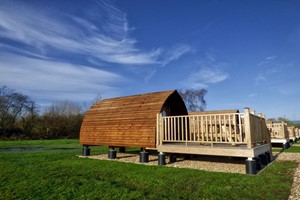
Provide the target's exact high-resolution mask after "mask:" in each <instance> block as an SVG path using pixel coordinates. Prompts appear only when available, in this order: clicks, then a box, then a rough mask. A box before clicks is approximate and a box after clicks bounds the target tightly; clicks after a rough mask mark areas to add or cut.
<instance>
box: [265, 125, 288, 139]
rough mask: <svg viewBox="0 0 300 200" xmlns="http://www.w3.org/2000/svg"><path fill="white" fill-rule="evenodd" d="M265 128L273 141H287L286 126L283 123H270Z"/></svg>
mask: <svg viewBox="0 0 300 200" xmlns="http://www.w3.org/2000/svg"><path fill="white" fill-rule="evenodd" d="M267 127H268V129H269V131H270V133H271V138H274V139H289V133H288V129H287V124H286V123H285V122H283V121H282V122H270V123H267Z"/></svg>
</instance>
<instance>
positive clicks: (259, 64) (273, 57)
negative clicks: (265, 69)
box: [257, 56, 276, 66]
mask: <svg viewBox="0 0 300 200" xmlns="http://www.w3.org/2000/svg"><path fill="white" fill-rule="evenodd" d="M275 59H276V56H267V57H266V58H264V59H263V60H262V61H260V62H259V63H258V64H257V66H263V65H266V64H268V63H270V62H271V61H272V60H275Z"/></svg>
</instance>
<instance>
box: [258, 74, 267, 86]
mask: <svg viewBox="0 0 300 200" xmlns="http://www.w3.org/2000/svg"><path fill="white" fill-rule="evenodd" d="M267 80H268V79H267V77H266V76H265V74H262V73H259V74H258V75H257V76H256V78H255V84H256V85H258V84H260V83H262V82H265V81H267Z"/></svg>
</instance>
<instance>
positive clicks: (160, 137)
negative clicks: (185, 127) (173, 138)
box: [156, 113, 163, 146]
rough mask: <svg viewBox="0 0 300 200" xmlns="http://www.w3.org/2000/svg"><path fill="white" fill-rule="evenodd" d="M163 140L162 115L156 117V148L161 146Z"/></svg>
mask: <svg viewBox="0 0 300 200" xmlns="http://www.w3.org/2000/svg"><path fill="white" fill-rule="evenodd" d="M162 140H163V122H162V114H161V113H158V114H157V115H156V146H158V145H161V144H162Z"/></svg>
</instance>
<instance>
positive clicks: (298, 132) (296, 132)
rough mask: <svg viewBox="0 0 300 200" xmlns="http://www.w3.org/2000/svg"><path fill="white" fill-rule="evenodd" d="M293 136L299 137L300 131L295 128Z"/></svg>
mask: <svg viewBox="0 0 300 200" xmlns="http://www.w3.org/2000/svg"><path fill="white" fill-rule="evenodd" d="M295 135H296V138H299V137H300V130H299V128H295Z"/></svg>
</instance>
